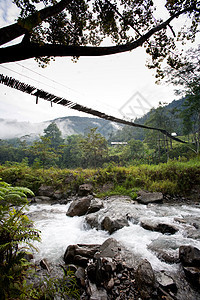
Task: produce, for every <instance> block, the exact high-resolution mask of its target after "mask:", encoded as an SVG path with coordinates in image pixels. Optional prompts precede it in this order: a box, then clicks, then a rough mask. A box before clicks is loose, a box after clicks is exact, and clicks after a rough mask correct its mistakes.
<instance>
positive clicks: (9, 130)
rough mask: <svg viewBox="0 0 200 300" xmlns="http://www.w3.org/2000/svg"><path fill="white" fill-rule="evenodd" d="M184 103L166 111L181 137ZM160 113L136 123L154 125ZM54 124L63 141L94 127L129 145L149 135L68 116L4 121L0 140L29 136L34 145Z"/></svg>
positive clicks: (149, 114)
mask: <svg viewBox="0 0 200 300" xmlns="http://www.w3.org/2000/svg"><path fill="white" fill-rule="evenodd" d="M183 102H184V99H180V100H174V101H172V102H171V103H170V104H168V105H166V106H164V107H163V111H162V113H163V114H164V115H165V116H168V117H169V118H170V119H171V120H172V119H173V130H172V132H176V133H177V134H179V135H180V134H182V120H181V119H180V116H179V115H180V111H182V110H183V109H184V107H183ZM157 110H158V108H157V109H152V110H151V111H150V112H148V113H147V114H146V115H144V116H143V117H141V118H139V119H136V120H135V123H138V124H147V125H150V124H148V123H149V122H150V120H151V118H152V115H153V113H155V112H156V111H157ZM52 122H54V123H56V125H57V126H58V128H59V129H60V131H61V132H62V137H63V138H66V137H67V136H69V135H73V134H84V133H85V132H86V131H87V130H88V129H89V128H94V127H97V128H98V132H100V133H101V134H102V135H103V136H104V137H106V138H107V139H109V141H129V140H130V139H132V138H134V139H137V140H138V139H139V140H143V139H144V136H145V131H144V130H143V129H141V128H133V127H131V126H123V125H121V124H117V123H114V122H110V121H108V120H104V119H98V118H89V117H78V116H68V117H62V118H57V119H54V120H49V121H45V122H40V123H31V122H19V121H16V120H5V119H0V139H13V138H20V137H22V136H27V139H28V140H30V141H33V140H34V139H36V138H37V137H38V136H39V135H42V134H43V131H44V129H45V128H47V126H48V125H49V124H50V123H52Z"/></svg>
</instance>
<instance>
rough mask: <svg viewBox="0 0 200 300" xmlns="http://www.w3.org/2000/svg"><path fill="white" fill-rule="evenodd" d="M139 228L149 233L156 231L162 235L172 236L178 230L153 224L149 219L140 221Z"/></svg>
mask: <svg viewBox="0 0 200 300" xmlns="http://www.w3.org/2000/svg"><path fill="white" fill-rule="evenodd" d="M141 226H142V227H143V228H144V229H147V230H151V231H158V232H161V233H163V234H174V233H176V232H177V231H178V229H177V228H176V227H175V226H173V225H170V224H166V223H155V222H152V220H150V219H146V220H142V221H141Z"/></svg>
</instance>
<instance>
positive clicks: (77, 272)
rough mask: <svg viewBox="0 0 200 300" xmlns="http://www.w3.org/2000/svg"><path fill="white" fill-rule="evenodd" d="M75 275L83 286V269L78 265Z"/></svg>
mask: <svg viewBox="0 0 200 300" xmlns="http://www.w3.org/2000/svg"><path fill="white" fill-rule="evenodd" d="M75 276H76V279H77V280H78V282H79V283H80V284H81V286H82V287H85V269H84V268H82V267H78V269H77V271H76V272H75Z"/></svg>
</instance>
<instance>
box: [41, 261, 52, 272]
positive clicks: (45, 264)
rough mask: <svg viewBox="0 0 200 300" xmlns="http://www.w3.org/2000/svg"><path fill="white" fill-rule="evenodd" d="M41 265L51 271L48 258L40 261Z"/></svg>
mask: <svg viewBox="0 0 200 300" xmlns="http://www.w3.org/2000/svg"><path fill="white" fill-rule="evenodd" d="M40 266H41V267H42V268H43V269H45V270H47V271H48V272H49V273H50V272H51V270H50V266H49V263H48V261H47V259H46V258H43V259H42V260H41V261H40Z"/></svg>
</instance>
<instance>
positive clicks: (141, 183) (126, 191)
mask: <svg viewBox="0 0 200 300" xmlns="http://www.w3.org/2000/svg"><path fill="white" fill-rule="evenodd" d="M0 176H1V177H2V178H3V179H4V180H5V181H7V182H9V183H10V184H12V185H15V186H26V187H28V188H30V189H32V190H33V191H34V193H35V194H37V192H38V189H39V187H40V186H41V184H45V185H50V186H53V187H54V189H55V191H56V190H61V191H63V192H64V193H66V194H67V195H71V194H75V193H76V192H77V191H78V187H79V185H80V184H83V183H91V184H92V185H93V187H94V192H95V193H96V194H97V196H104V195H109V194H110V193H112V194H122V195H130V196H131V197H132V198H135V196H136V194H135V192H137V191H138V190H140V189H145V190H149V191H161V192H163V193H165V194H171V195H177V194H187V193H188V192H190V191H191V190H192V188H193V187H195V186H196V185H198V184H199V183H200V179H199V178H200V160H199V158H198V157H196V158H195V159H191V160H189V161H187V160H186V159H182V160H178V161H177V160H169V161H168V163H161V164H158V165H147V164H142V165H139V166H130V167H118V166H112V165H110V166H108V167H106V168H98V169H80V168H79V169H75V170H69V169H63V170H62V169H59V168H53V167H51V168H49V169H45V170H42V169H41V168H38V169H35V168H33V167H29V166H27V165H25V163H21V164H16V165H11V166H6V165H1V166H0ZM105 187H106V189H105Z"/></svg>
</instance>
